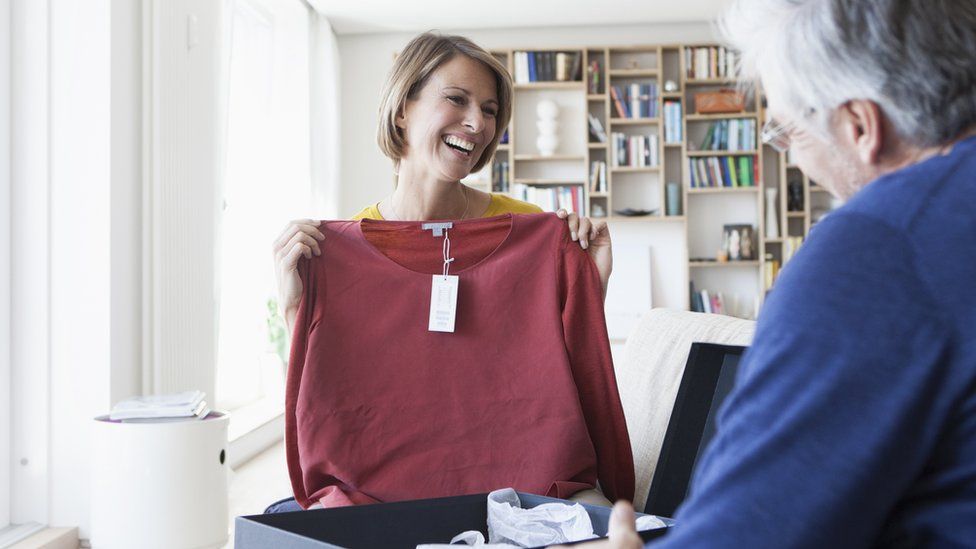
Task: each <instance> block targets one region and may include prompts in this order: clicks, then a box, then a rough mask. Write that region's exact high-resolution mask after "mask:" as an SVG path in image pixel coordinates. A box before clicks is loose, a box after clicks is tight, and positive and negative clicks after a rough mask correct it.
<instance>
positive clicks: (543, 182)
mask: <svg viewBox="0 0 976 549" xmlns="http://www.w3.org/2000/svg"><path fill="white" fill-rule="evenodd" d="M512 183H521V184H523V185H566V186H570V185H582V184H583V182H582V181H573V180H567V179H513V180H512Z"/></svg>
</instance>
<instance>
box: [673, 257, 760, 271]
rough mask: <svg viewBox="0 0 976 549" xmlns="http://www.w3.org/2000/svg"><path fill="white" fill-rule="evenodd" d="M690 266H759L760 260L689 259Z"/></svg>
mask: <svg viewBox="0 0 976 549" xmlns="http://www.w3.org/2000/svg"><path fill="white" fill-rule="evenodd" d="M688 266H689V267H692V268H695V269H708V268H735V267H758V266H759V260H758V259H749V260H736V261H689V262H688Z"/></svg>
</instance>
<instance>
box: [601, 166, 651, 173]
mask: <svg viewBox="0 0 976 549" xmlns="http://www.w3.org/2000/svg"><path fill="white" fill-rule="evenodd" d="M610 171H611V172H612V173H641V172H659V171H661V166H611V167H610Z"/></svg>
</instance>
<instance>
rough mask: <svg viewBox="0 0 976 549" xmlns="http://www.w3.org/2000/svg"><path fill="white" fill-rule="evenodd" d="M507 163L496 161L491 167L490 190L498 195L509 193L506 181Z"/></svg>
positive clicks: (505, 161)
mask: <svg viewBox="0 0 976 549" xmlns="http://www.w3.org/2000/svg"><path fill="white" fill-rule="evenodd" d="M508 173H509V170H508V161H507V160H502V161H496V162H495V163H494V164H493V165H492V177H491V190H492V191H494V192H499V193H507V192H508V191H509V181H508Z"/></svg>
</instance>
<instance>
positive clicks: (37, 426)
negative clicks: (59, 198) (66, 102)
mask: <svg viewBox="0 0 976 549" xmlns="http://www.w3.org/2000/svg"><path fill="white" fill-rule="evenodd" d="M48 11H49V10H48V4H47V3H46V2H35V1H32V0H12V2H11V16H10V51H11V71H10V73H11V90H10V101H11V102H10V113H11V120H10V130H11V139H10V160H11V163H10V183H11V212H10V223H11V236H12V238H11V243H10V248H11V249H10V255H11V273H10V285H11V289H10V311H11V334H10V343H11V344H10V364H11V389H12V391H11V398H10V418H11V457H12V461H13V464H12V468H11V489H10V496H11V502H12V503H11V516H10V520H11V522H13V523H24V522H32V521H33V522H40V523H46V522H47V518H48V505H47V503H48V496H47V494H48V486H49V485H48V475H47V472H48V441H49V435H50V433H49V418H50V400H49V392H48V383H49V380H50V368H49V367H50V358H49V354H50V346H51V341H50V337H49V329H50V310H49V307H50V299H49V297H50V296H49V291H48V288H49V283H50V282H49V277H50V273H49V262H50V255H49V245H50V234H49V232H50V231H49V225H48V219H49V175H48V122H49V116H48V70H47V69H48V34H49V29H48V15H49V14H48Z"/></svg>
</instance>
